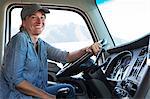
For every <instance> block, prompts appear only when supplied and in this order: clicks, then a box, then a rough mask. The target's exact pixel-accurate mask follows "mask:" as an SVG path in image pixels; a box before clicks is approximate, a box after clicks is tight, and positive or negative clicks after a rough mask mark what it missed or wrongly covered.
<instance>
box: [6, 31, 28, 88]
mask: <svg viewBox="0 0 150 99" xmlns="http://www.w3.org/2000/svg"><path fill="white" fill-rule="evenodd" d="M26 52H27V41H26V39H25V37H24V36H23V35H22V34H18V35H16V36H14V37H13V38H12V40H11V41H10V42H9V43H8V46H7V48H6V51H5V56H4V65H5V67H4V68H5V72H4V74H5V78H6V80H7V81H9V84H10V85H9V86H10V87H13V85H17V84H19V83H20V82H21V81H23V80H25V79H24V77H23V70H24V64H25V59H26Z"/></svg>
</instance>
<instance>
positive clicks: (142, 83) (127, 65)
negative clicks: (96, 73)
mask: <svg viewBox="0 0 150 99" xmlns="http://www.w3.org/2000/svg"><path fill="white" fill-rule="evenodd" d="M149 43H150V35H147V36H145V37H143V38H141V39H138V40H136V41H134V42H132V43H130V44H126V45H123V46H119V47H116V48H112V49H109V50H107V51H106V52H107V54H106V52H105V54H106V55H107V59H106V60H109V62H108V64H107V65H106V67H104V68H103V71H104V72H105V75H106V77H107V80H108V81H113V82H116V84H115V87H114V94H115V95H117V96H118V97H138V98H139V97H142V95H145V94H146V93H147V91H148V88H149V87H150V82H149V81H150V73H149V72H150V64H149V63H148V61H149V59H150V54H149V53H150V51H149V48H150V45H149Z"/></svg>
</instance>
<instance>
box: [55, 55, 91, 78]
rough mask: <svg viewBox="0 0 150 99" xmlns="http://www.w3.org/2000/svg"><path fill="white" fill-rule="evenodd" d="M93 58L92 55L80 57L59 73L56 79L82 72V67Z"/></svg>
mask: <svg viewBox="0 0 150 99" xmlns="http://www.w3.org/2000/svg"><path fill="white" fill-rule="evenodd" d="M91 56H93V54H92V53H86V54H84V55H83V56H82V57H80V58H79V59H77V60H76V61H74V62H73V63H69V64H68V65H66V66H65V67H64V68H63V69H61V70H60V71H58V73H57V74H56V77H68V76H72V75H75V74H78V73H80V72H81V71H82V70H81V68H80V65H81V64H82V63H84V62H85V61H87V60H88V59H89V58H90V57H91Z"/></svg>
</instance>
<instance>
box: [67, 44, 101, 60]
mask: <svg viewBox="0 0 150 99" xmlns="http://www.w3.org/2000/svg"><path fill="white" fill-rule="evenodd" d="M100 50H101V45H100V44H99V43H98V42H96V43H94V44H92V45H91V46H89V47H85V48H82V49H80V50H77V51H74V52H70V53H69V54H68V56H67V61H68V62H72V61H75V60H77V59H78V58H80V57H81V56H83V55H84V54H85V53H88V52H90V53H93V54H94V55H97V53H98V52H99V51H100Z"/></svg>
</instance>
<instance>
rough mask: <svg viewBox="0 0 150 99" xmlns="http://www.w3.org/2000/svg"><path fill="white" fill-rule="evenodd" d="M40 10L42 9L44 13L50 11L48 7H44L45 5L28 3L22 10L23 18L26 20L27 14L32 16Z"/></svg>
mask: <svg viewBox="0 0 150 99" xmlns="http://www.w3.org/2000/svg"><path fill="white" fill-rule="evenodd" d="M39 10H42V11H43V12H44V13H50V11H49V10H48V8H44V7H42V6H40V5H39V4H32V5H27V6H24V7H23V9H22V11H21V19H22V20H24V19H25V18H26V16H30V15H32V14H33V13H35V12H36V11H39Z"/></svg>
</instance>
